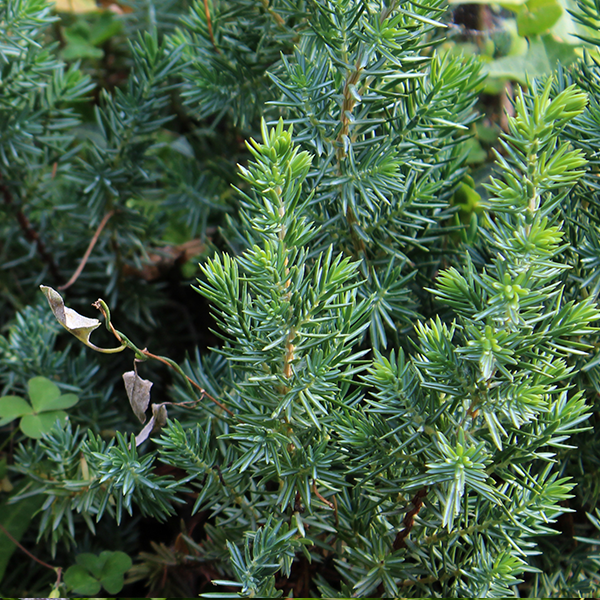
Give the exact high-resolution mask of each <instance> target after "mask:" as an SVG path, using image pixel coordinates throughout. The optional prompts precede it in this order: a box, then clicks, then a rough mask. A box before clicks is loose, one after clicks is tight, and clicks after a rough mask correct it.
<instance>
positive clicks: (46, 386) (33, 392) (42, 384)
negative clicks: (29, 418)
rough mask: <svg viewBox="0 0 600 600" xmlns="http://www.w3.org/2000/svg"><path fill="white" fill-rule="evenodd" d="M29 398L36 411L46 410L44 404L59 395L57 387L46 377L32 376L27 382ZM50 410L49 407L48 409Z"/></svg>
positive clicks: (47, 403)
mask: <svg viewBox="0 0 600 600" xmlns="http://www.w3.org/2000/svg"><path fill="white" fill-rule="evenodd" d="M27 388H28V389H29V398H31V404H32V406H33V408H34V410H35V411H36V412H40V411H42V410H47V409H46V406H47V405H49V404H50V403H52V402H53V401H55V400H56V399H57V398H58V397H59V396H60V389H59V387H58V386H57V385H56V384H55V383H54V382H53V381H50V380H49V379H47V378H46V377H34V378H33V379H30V380H29V381H28V382H27ZM50 410H51V409H50Z"/></svg>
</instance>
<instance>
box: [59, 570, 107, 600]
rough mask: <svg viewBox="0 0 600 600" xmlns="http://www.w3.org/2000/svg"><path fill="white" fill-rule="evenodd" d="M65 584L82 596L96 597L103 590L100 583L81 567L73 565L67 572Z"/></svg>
mask: <svg viewBox="0 0 600 600" xmlns="http://www.w3.org/2000/svg"><path fill="white" fill-rule="evenodd" d="M65 583H66V584H67V585H68V586H69V587H70V588H71V589H72V590H73V591H74V592H75V593H77V594H80V595H82V596H95V595H96V594H97V593H98V592H99V591H100V588H101V585H100V582H99V581H98V580H97V579H95V578H94V577H93V576H92V575H90V573H88V571H87V569H85V568H84V567H82V566H81V565H73V566H71V567H69V568H68V569H67V570H66V572H65Z"/></svg>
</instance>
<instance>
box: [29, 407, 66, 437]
mask: <svg viewBox="0 0 600 600" xmlns="http://www.w3.org/2000/svg"><path fill="white" fill-rule="evenodd" d="M56 419H58V420H59V421H61V422H63V423H64V422H65V421H66V420H67V413H66V412H64V411H63V410H52V411H50V412H43V413H40V414H39V415H25V416H24V417H23V418H22V419H21V431H22V432H23V433H24V434H25V435H26V436H27V437H30V438H34V439H39V438H41V437H42V434H44V433H50V431H51V430H52V428H53V427H54V423H56Z"/></svg>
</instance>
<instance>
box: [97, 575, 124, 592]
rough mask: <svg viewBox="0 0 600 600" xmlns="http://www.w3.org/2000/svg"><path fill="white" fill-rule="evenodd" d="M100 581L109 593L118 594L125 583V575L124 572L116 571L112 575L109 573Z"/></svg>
mask: <svg viewBox="0 0 600 600" xmlns="http://www.w3.org/2000/svg"><path fill="white" fill-rule="evenodd" d="M100 583H101V584H102V587H103V588H104V589H105V590H106V591H107V592H108V593H109V594H118V593H119V592H120V591H121V590H122V589H123V585H124V584H125V578H124V577H123V574H122V573H121V574H118V573H114V574H112V575H107V576H106V577H103V578H102V579H101V580H100Z"/></svg>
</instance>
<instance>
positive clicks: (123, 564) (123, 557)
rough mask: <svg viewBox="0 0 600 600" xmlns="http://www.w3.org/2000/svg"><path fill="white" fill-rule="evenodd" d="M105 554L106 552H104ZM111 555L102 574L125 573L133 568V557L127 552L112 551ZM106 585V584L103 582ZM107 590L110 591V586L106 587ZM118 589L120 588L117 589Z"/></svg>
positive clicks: (104, 575)
mask: <svg viewBox="0 0 600 600" xmlns="http://www.w3.org/2000/svg"><path fill="white" fill-rule="evenodd" d="M102 554H104V552H103V553H102ZM109 554H110V556H108V560H107V561H106V563H105V565H104V569H103V570H102V576H103V577H106V576H108V575H110V574H121V575H122V574H123V573H125V572H126V571H129V569H131V565H132V564H133V563H132V562H131V558H130V557H129V555H128V554H125V552H119V551H117V552H110V553H109ZM103 585H104V584H103ZM105 589H106V591H110V590H109V589H108V588H105ZM117 591H118V590H117Z"/></svg>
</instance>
